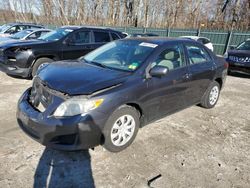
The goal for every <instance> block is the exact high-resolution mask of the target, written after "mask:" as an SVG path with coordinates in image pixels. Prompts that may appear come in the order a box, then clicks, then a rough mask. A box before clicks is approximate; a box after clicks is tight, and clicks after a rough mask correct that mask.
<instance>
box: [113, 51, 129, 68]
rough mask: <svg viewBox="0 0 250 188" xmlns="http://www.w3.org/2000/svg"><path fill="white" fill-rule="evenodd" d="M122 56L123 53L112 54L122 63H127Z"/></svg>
mask: <svg viewBox="0 0 250 188" xmlns="http://www.w3.org/2000/svg"><path fill="white" fill-rule="evenodd" d="M122 56H123V54H122V53H116V54H112V55H111V58H112V59H115V60H117V61H118V62H119V63H120V64H121V65H125V64H126V62H125V61H124V59H123V58H122Z"/></svg>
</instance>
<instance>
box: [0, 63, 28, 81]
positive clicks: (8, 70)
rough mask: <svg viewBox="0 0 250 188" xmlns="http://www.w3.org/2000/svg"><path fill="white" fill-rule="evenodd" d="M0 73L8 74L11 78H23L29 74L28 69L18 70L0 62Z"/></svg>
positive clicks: (18, 68)
mask: <svg viewBox="0 0 250 188" xmlns="http://www.w3.org/2000/svg"><path fill="white" fill-rule="evenodd" d="M0 71H2V72H5V73H6V74H9V75H12V76H20V77H23V78H27V77H29V73H30V69H29V68H20V67H18V66H14V65H8V64H6V63H5V62H3V61H1V60H0Z"/></svg>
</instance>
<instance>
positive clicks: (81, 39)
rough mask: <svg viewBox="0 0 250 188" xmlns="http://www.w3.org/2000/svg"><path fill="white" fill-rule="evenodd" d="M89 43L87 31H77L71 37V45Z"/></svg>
mask: <svg viewBox="0 0 250 188" xmlns="http://www.w3.org/2000/svg"><path fill="white" fill-rule="evenodd" d="M89 42H90V32H89V31H78V32H76V33H74V34H73V35H72V43H73V44H86V43H89Z"/></svg>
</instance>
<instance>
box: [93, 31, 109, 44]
mask: <svg viewBox="0 0 250 188" xmlns="http://www.w3.org/2000/svg"><path fill="white" fill-rule="evenodd" d="M94 36H95V42H109V41H110V37H109V33H107V32H101V31H94Z"/></svg>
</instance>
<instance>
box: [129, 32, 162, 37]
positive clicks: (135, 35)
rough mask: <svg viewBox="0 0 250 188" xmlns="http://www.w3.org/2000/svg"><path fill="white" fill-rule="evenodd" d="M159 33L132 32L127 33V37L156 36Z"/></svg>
mask: <svg viewBox="0 0 250 188" xmlns="http://www.w3.org/2000/svg"><path fill="white" fill-rule="evenodd" d="M158 36H159V35H157V34H155V33H133V34H130V35H128V36H127V37H158Z"/></svg>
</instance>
